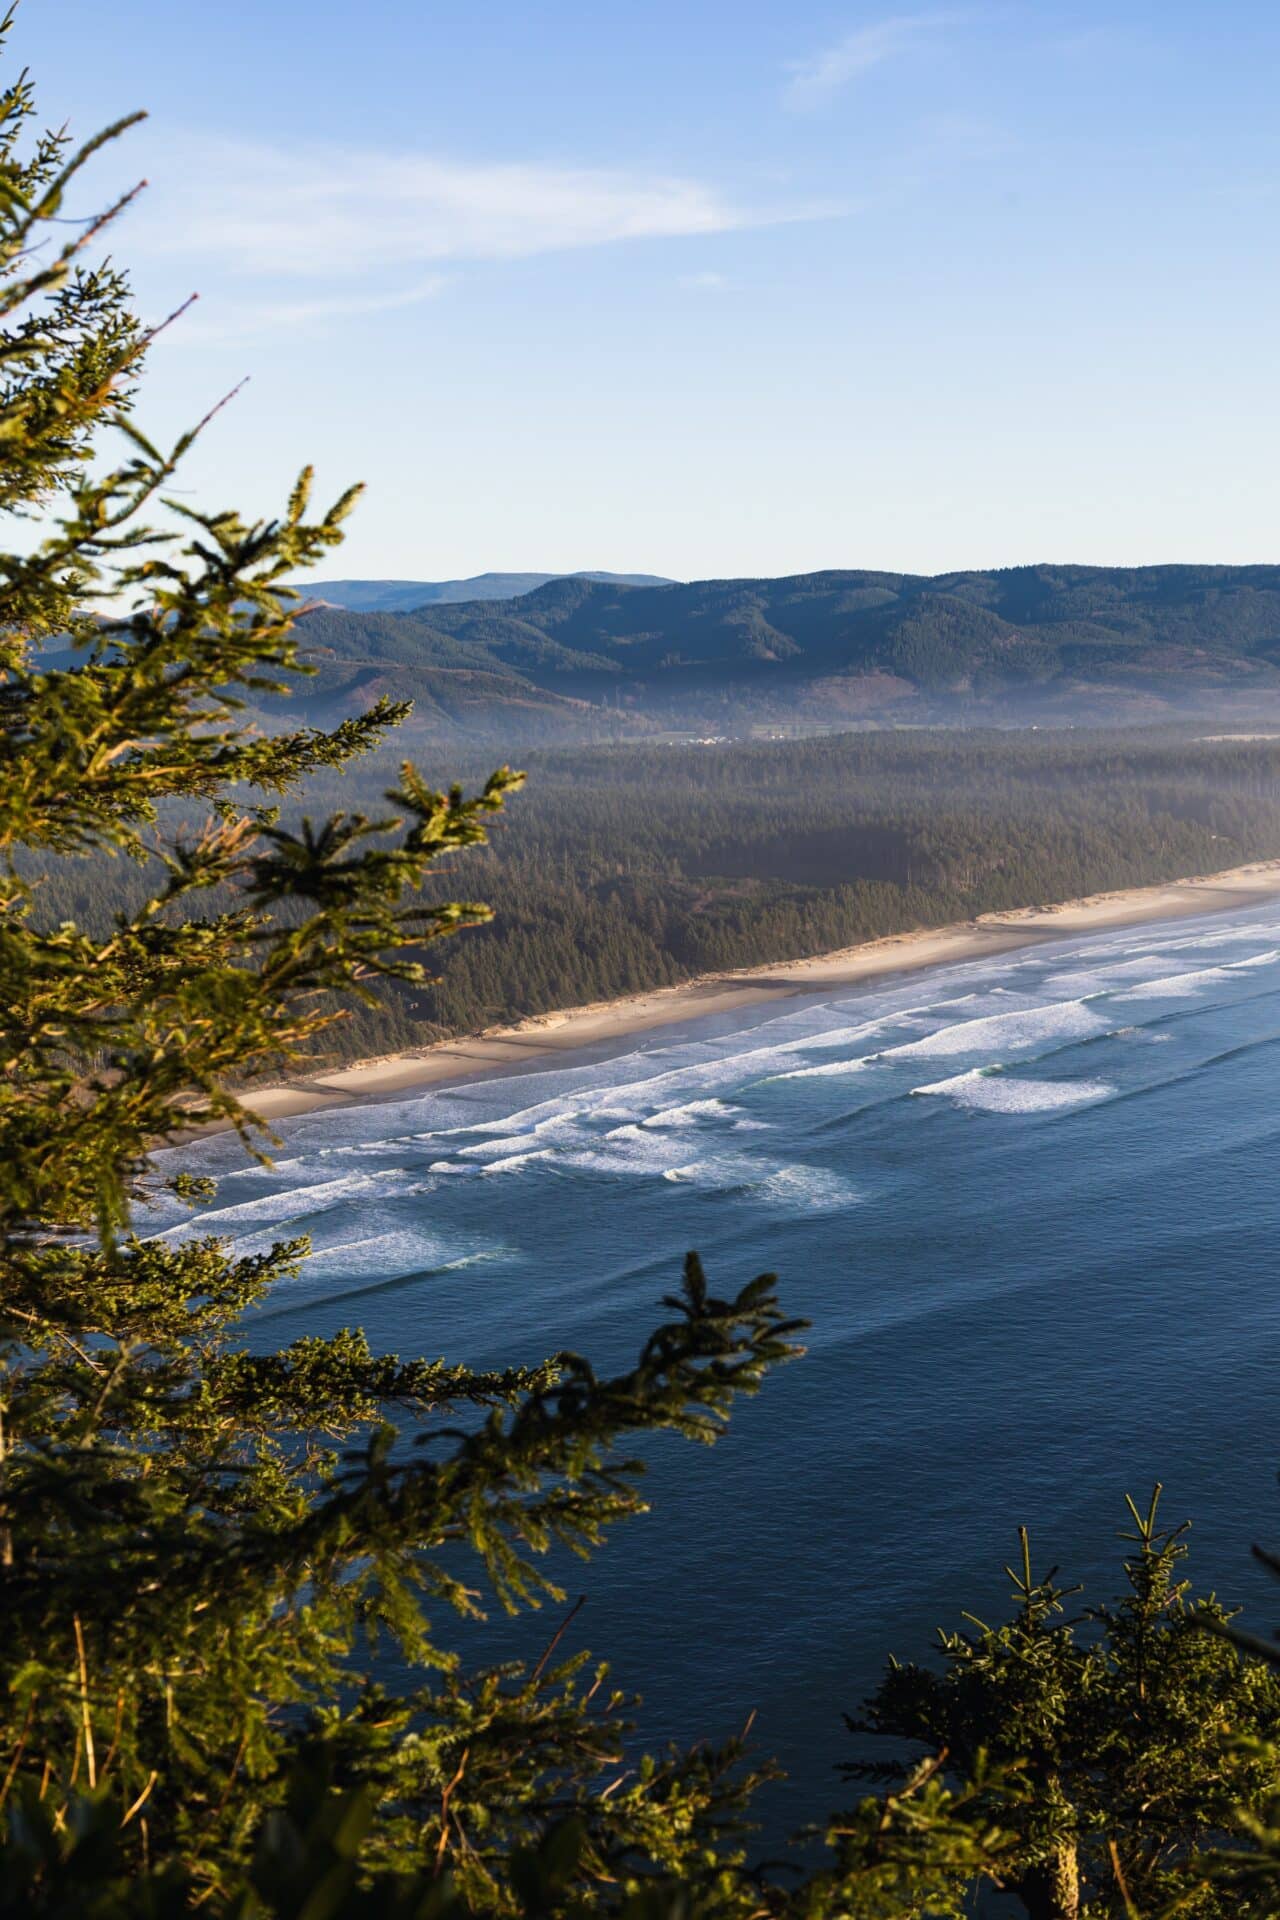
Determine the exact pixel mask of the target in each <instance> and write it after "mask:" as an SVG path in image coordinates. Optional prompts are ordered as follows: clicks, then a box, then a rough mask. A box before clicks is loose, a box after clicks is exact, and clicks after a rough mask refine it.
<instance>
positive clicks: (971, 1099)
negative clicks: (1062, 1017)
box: [911, 1067, 1115, 1113]
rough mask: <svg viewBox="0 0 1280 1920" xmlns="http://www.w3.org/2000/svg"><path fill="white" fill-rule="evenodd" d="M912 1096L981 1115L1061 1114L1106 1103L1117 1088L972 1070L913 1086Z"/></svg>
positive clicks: (1102, 1083) (1100, 1082)
mask: <svg viewBox="0 0 1280 1920" xmlns="http://www.w3.org/2000/svg"><path fill="white" fill-rule="evenodd" d="M911 1091H912V1093H913V1094H941V1095H943V1096H945V1097H946V1098H947V1099H949V1100H954V1101H955V1103H956V1105H957V1106H960V1107H972V1108H974V1109H975V1110H976V1111H977V1112H979V1113H1059V1112H1062V1111H1064V1110H1065V1109H1066V1108H1068V1107H1081V1106H1086V1105H1088V1104H1089V1103H1090V1102H1091V1101H1094V1100H1105V1099H1106V1098H1107V1096H1108V1095H1109V1094H1112V1093H1114V1092H1115V1088H1114V1087H1112V1086H1108V1084H1107V1083H1106V1081H1105V1080H1019V1079H1017V1078H1016V1077H1015V1076H1014V1075H1012V1074H1002V1073H999V1072H992V1070H991V1069H990V1068H986V1067H973V1068H971V1069H970V1071H969V1072H968V1073H957V1074H955V1075H954V1076H953V1077H952V1078H951V1079H950V1080H935V1081H934V1083H933V1085H932V1086H928V1087H913V1088H912V1089H911Z"/></svg>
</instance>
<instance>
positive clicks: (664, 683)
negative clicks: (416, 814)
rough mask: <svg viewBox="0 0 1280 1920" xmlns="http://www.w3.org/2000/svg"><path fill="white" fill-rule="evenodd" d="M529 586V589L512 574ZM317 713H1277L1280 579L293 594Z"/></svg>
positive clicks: (649, 726) (875, 574)
mask: <svg viewBox="0 0 1280 1920" xmlns="http://www.w3.org/2000/svg"><path fill="white" fill-rule="evenodd" d="M522 581H523V584H521V582H522ZM299 585H300V587H301V588H302V589H303V591H304V594H305V595H306V596H307V599H308V600H311V599H313V598H314V599H319V600H320V601H322V602H328V603H330V604H324V605H320V606H312V607H311V608H310V610H309V611H308V612H307V613H306V614H305V617H304V619H303V623H302V637H303V642H304V648H305V652H306V655H307V658H308V659H309V660H310V662H311V664H312V666H313V667H314V668H315V669H316V673H315V678H314V680H313V681H312V682H311V684H310V686H309V687H307V686H304V687H303V688H302V689H301V693H302V695H303V697H304V699H305V701H306V704H307V705H308V706H309V708H310V709H311V710H313V711H315V712H316V713H317V714H328V713H330V712H333V711H337V710H339V708H340V707H341V705H342V703H343V702H344V701H345V702H346V703H347V704H348V705H351V704H355V705H356V706H360V705H365V704H367V703H368V702H369V701H370V700H371V699H372V698H373V697H375V695H386V696H389V697H392V698H402V699H412V700H414V701H415V702H416V707H415V712H416V720H415V722H414V724H415V725H416V727H417V728H418V729H420V730H423V731H425V732H426V733H427V734H428V735H429V736H430V737H431V738H432V739H434V740H436V741H438V742H439V743H441V744H442V745H443V744H447V743H451V742H458V743H460V742H462V741H464V740H465V739H466V738H467V737H468V736H470V737H475V736H476V735H477V734H480V735H483V736H486V737H491V738H493V739H494V740H495V741H496V740H499V739H501V740H504V741H506V742H507V743H508V744H510V745H512V746H519V745H521V744H523V743H524V742H526V741H537V740H551V739H561V740H571V739H593V738H604V737H621V738H644V737H646V736H647V735H652V734H654V733H655V732H662V731H664V730H670V729H672V728H675V729H677V730H681V729H683V730H685V731H690V730H692V731H694V732H699V733H702V734H708V733H710V734H713V735H724V734H726V733H732V734H734V735H741V734H746V733H750V732H752V731H762V730H763V731H768V730H769V729H771V728H772V729H775V730H776V729H779V728H782V729H800V730H811V731H812V730H820V729H822V728H834V727H841V726H844V727H848V726H859V725H864V726H865V725H884V724H889V725H902V724H908V725H919V724H922V723H925V724H929V723H931V724H938V723H944V724H948V725H965V724H967V725H974V724H982V723H984V722H988V723H989V722H995V723H996V724H1004V725H1008V724H1024V725H1025V724H1032V723H1036V722H1039V723H1042V724H1055V725H1062V724H1064V723H1088V724H1093V725H1115V724H1117V723H1119V722H1124V721H1152V720H1156V719H1160V718H1162V717H1163V718H1167V717H1170V716H1177V715H1185V714H1198V715H1200V716H1202V717H1205V718H1210V719H1212V718H1214V717H1215V716H1216V717H1218V718H1221V719H1223V720H1224V721H1227V722H1228V723H1233V724H1239V722H1240V721H1241V719H1242V718H1245V717H1252V718H1254V719H1257V718H1259V717H1269V718H1270V719H1271V720H1272V721H1274V722H1280V567H1276V566H1270V565H1266V566H1193V565H1177V566H1149V567H1132V568H1118V567H1090V566H1069V565H1041V566H1033V567H1012V568H1004V569H992V570H980V569H979V570H974V571H966V572H960V573H951V574H944V575H937V576H921V575H912V574H898V573H889V572H881V571H875V570H866V569H861V570H860V569H847V568H845V569H829V570H826V571H823V572H818V573H810V574H803V575H797V576H791V577H786V578H782V579H751V578H747V579H737V580H694V581H690V582H687V583H680V582H665V583H663V582H655V581H653V580H652V579H651V578H646V577H645V576H603V575H598V574H589V573H583V574H575V575H572V576H568V577H560V578H546V577H542V576H537V575H527V576H516V575H504V574H489V575H485V576H482V577H481V579H480V580H479V581H461V582H456V581H455V582H444V583H434V584H433V583H431V582H418V583H415V582H403V581H377V580H374V581H350V580H348V581H330V582H326V581H324V580H323V579H322V580H320V581H317V582H315V583H311V582H300V583H299Z"/></svg>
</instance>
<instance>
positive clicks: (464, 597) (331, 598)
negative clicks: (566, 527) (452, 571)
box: [304, 572, 675, 613]
mask: <svg viewBox="0 0 1280 1920" xmlns="http://www.w3.org/2000/svg"><path fill="white" fill-rule="evenodd" d="M551 580H598V581H600V582H602V583H603V584H605V585H608V586H615V587H669V586H674V585H675V582H674V581H672V580H668V579H667V578H666V576H665V575H664V574H661V573H591V572H584V573H477V574H473V575H472V577H471V578H470V579H469V580H315V581H308V582H305V583H304V591H305V592H306V593H307V596H308V598H314V599H317V600H323V601H326V602H327V603H328V604H329V605H330V606H335V607H346V608H348V609H349V610H350V611H351V612H353V613H412V612H414V611H415V609H416V608H418V607H431V606H439V605H450V604H453V603H455V602H459V601H468V600H516V599H518V598H519V597H520V595H521V594H524V593H532V592H533V590H534V588H535V587H545V586H546V585H547V583H548V581H551Z"/></svg>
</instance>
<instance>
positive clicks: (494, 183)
mask: <svg viewBox="0 0 1280 1920" xmlns="http://www.w3.org/2000/svg"><path fill="white" fill-rule="evenodd" d="M153 177H156V178H158V179H159V180H161V181H166V180H167V181H168V182H169V183H171V184H169V185H168V186H167V187H162V188H161V189H160V190H158V191H157V192H156V194H155V196H154V198H153V199H152V200H151V204H150V205H149V206H144V208H143V209H142V210H141V211H140V213H139V215H138V217H137V219H136V220H135V221H133V222H131V244H133V245H135V246H137V247H140V248H142V249H144V250H145V251H146V252H147V253H149V254H152V255H153V256H165V257H168V258H171V259H172V258H175V257H180V256H181V257H186V256H190V257H193V258H196V259H200V260H203V261H204V262H206V263H210V264H216V265H217V266H219V267H221V268H223V269H230V270H232V271H235V272H241V273H246V274H254V275H258V276H270V278H271V279H273V280H277V279H279V278H280V277H282V276H289V277H295V276H296V277H297V278H299V279H301V278H306V279H312V280H317V281H339V282H342V283H344V284H347V283H349V282H350V281H351V279H352V278H353V277H354V276H358V275H362V274H367V273H377V272H380V271H383V270H387V269H397V268H398V269H399V270H401V271H412V270H413V269H414V268H415V267H419V268H421V267H424V266H432V265H436V264H439V263H444V262H447V261H462V260H509V259H519V258H525V257H529V256H531V255H534V254H540V253H548V252H555V251H561V250H563V249H567V248H580V247H596V246H602V245H606V244H609V243H612V242H617V241H624V240H643V239H664V238H679V237H684V236H689V237H693V236H698V235H704V234H709V233H723V232H727V231H729V230H731V229H734V228H740V227H748V226H759V225H765V224H772V223H773V222H775V221H779V220H789V219H797V218H801V219H803V218H812V217H815V216H816V215H820V214H823V213H828V212H830V211H832V209H830V208H825V207H824V208H814V207H807V208H806V207H799V208H797V207H780V208H759V207H746V206H741V205H738V204H737V203H735V202H734V201H732V200H731V199H729V198H728V197H727V196H726V195H725V194H723V193H722V192H721V191H720V190H719V189H717V188H716V187H714V186H711V185H708V184H707V183H705V182H703V181H699V180H693V179H686V178H681V177H678V176H665V175H656V174H640V173H627V172H621V171H609V170H603V169H586V168H571V167H552V166H544V165H539V164H534V163H520V162H508V163H500V164H485V163H469V162H464V161H458V160H449V159H441V158H438V157H434V156H430V155H425V154H413V153H403V154H395V153H379V152H370V151H359V150H347V149H341V148H337V147H329V146H316V147H312V148H309V149H301V150H300V149H298V148H294V147H291V148H289V149H288V150H287V151H286V150H284V149H281V148H278V147H272V146H268V145H262V146H247V145H240V144H228V143H223V142H208V141H200V142H194V141H186V142H184V143H182V146H181V150H180V155H175V153H174V150H173V147H170V151H169V153H168V154H166V155H165V156H164V159H163V162H162V164H161V165H159V166H158V167H157V168H156V169H155V173H154V175H153Z"/></svg>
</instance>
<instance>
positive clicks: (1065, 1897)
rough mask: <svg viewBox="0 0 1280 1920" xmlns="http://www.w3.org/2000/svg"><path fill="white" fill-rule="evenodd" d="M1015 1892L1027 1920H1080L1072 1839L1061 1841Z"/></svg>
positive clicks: (1025, 1874) (1025, 1877) (1076, 1860)
mask: <svg viewBox="0 0 1280 1920" xmlns="http://www.w3.org/2000/svg"><path fill="white" fill-rule="evenodd" d="M1014 1891H1015V1892H1016V1893H1017V1896H1018V1898H1019V1900H1021V1902H1022V1904H1023V1906H1024V1907H1025V1908H1026V1910H1027V1914H1028V1920H1080V1862H1079V1858H1078V1856H1077V1852H1076V1843H1075V1841H1074V1840H1064V1841H1062V1843H1061V1844H1060V1845H1059V1847H1058V1848H1057V1849H1056V1851H1055V1852H1054V1853H1053V1854H1052V1855H1051V1856H1050V1858H1049V1859H1048V1860H1046V1861H1045V1862H1044V1863H1043V1865H1041V1866H1038V1867H1032V1868H1031V1870H1030V1871H1029V1872H1028V1873H1024V1874H1023V1876H1022V1878H1021V1879H1020V1880H1019V1881H1018V1883H1017V1886H1016V1887H1015V1889H1014Z"/></svg>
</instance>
